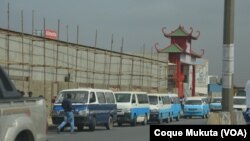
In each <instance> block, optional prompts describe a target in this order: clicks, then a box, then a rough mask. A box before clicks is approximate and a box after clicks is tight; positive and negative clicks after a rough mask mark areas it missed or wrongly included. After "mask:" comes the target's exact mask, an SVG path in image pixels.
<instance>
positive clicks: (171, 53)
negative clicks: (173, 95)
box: [155, 25, 204, 97]
mask: <svg viewBox="0 0 250 141" xmlns="http://www.w3.org/2000/svg"><path fill="white" fill-rule="evenodd" d="M165 29H166V28H165V27H163V28H162V33H163V34H164V36H165V37H166V38H170V40H171V43H170V45H168V46H167V47H165V48H162V49H159V48H158V47H157V45H158V43H156V44H155V48H156V50H157V53H168V59H169V62H170V63H174V64H176V72H175V74H174V80H175V83H176V87H177V89H178V96H179V97H183V96H184V88H183V81H184V78H185V76H187V75H188V74H189V71H188V72H186V74H184V69H185V68H190V66H191V73H192V87H191V92H192V96H195V74H196V73H195V65H196V64H197V63H196V59H197V58H201V57H202V56H203V54H204V50H202V53H201V54H198V53H195V52H194V51H193V50H192V47H191V41H192V40H197V39H198V38H199V36H200V32H199V31H197V33H198V34H197V35H196V36H194V35H192V34H193V29H192V28H190V30H191V31H190V32H189V33H188V32H187V31H186V30H185V29H184V27H183V26H181V25H180V26H179V27H178V28H177V29H175V30H174V31H172V32H170V33H166V32H165V31H164V30H165ZM187 70H189V69H187Z"/></svg>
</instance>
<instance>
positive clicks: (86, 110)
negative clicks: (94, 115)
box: [78, 109, 89, 117]
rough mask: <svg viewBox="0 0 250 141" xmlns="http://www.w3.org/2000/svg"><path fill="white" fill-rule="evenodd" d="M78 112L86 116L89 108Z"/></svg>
mask: <svg viewBox="0 0 250 141" xmlns="http://www.w3.org/2000/svg"><path fill="white" fill-rule="evenodd" d="M78 114H79V115H80V116H84V117H86V116H88V115H89V110H88V109H84V110H79V112H78Z"/></svg>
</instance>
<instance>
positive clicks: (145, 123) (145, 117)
mask: <svg viewBox="0 0 250 141" xmlns="http://www.w3.org/2000/svg"><path fill="white" fill-rule="evenodd" d="M147 124H148V116H147V115H145V116H144V121H143V122H142V125H147Z"/></svg>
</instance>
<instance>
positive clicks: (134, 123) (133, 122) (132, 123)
mask: <svg viewBox="0 0 250 141" xmlns="http://www.w3.org/2000/svg"><path fill="white" fill-rule="evenodd" d="M136 123H137V116H136V115H135V116H134V118H133V121H132V122H131V126H136Z"/></svg>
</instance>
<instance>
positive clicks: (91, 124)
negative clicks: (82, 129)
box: [89, 117, 96, 131]
mask: <svg viewBox="0 0 250 141" xmlns="http://www.w3.org/2000/svg"><path fill="white" fill-rule="evenodd" d="M95 126H96V120H95V117H91V119H90V123H89V130H90V131H94V130H95Z"/></svg>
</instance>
